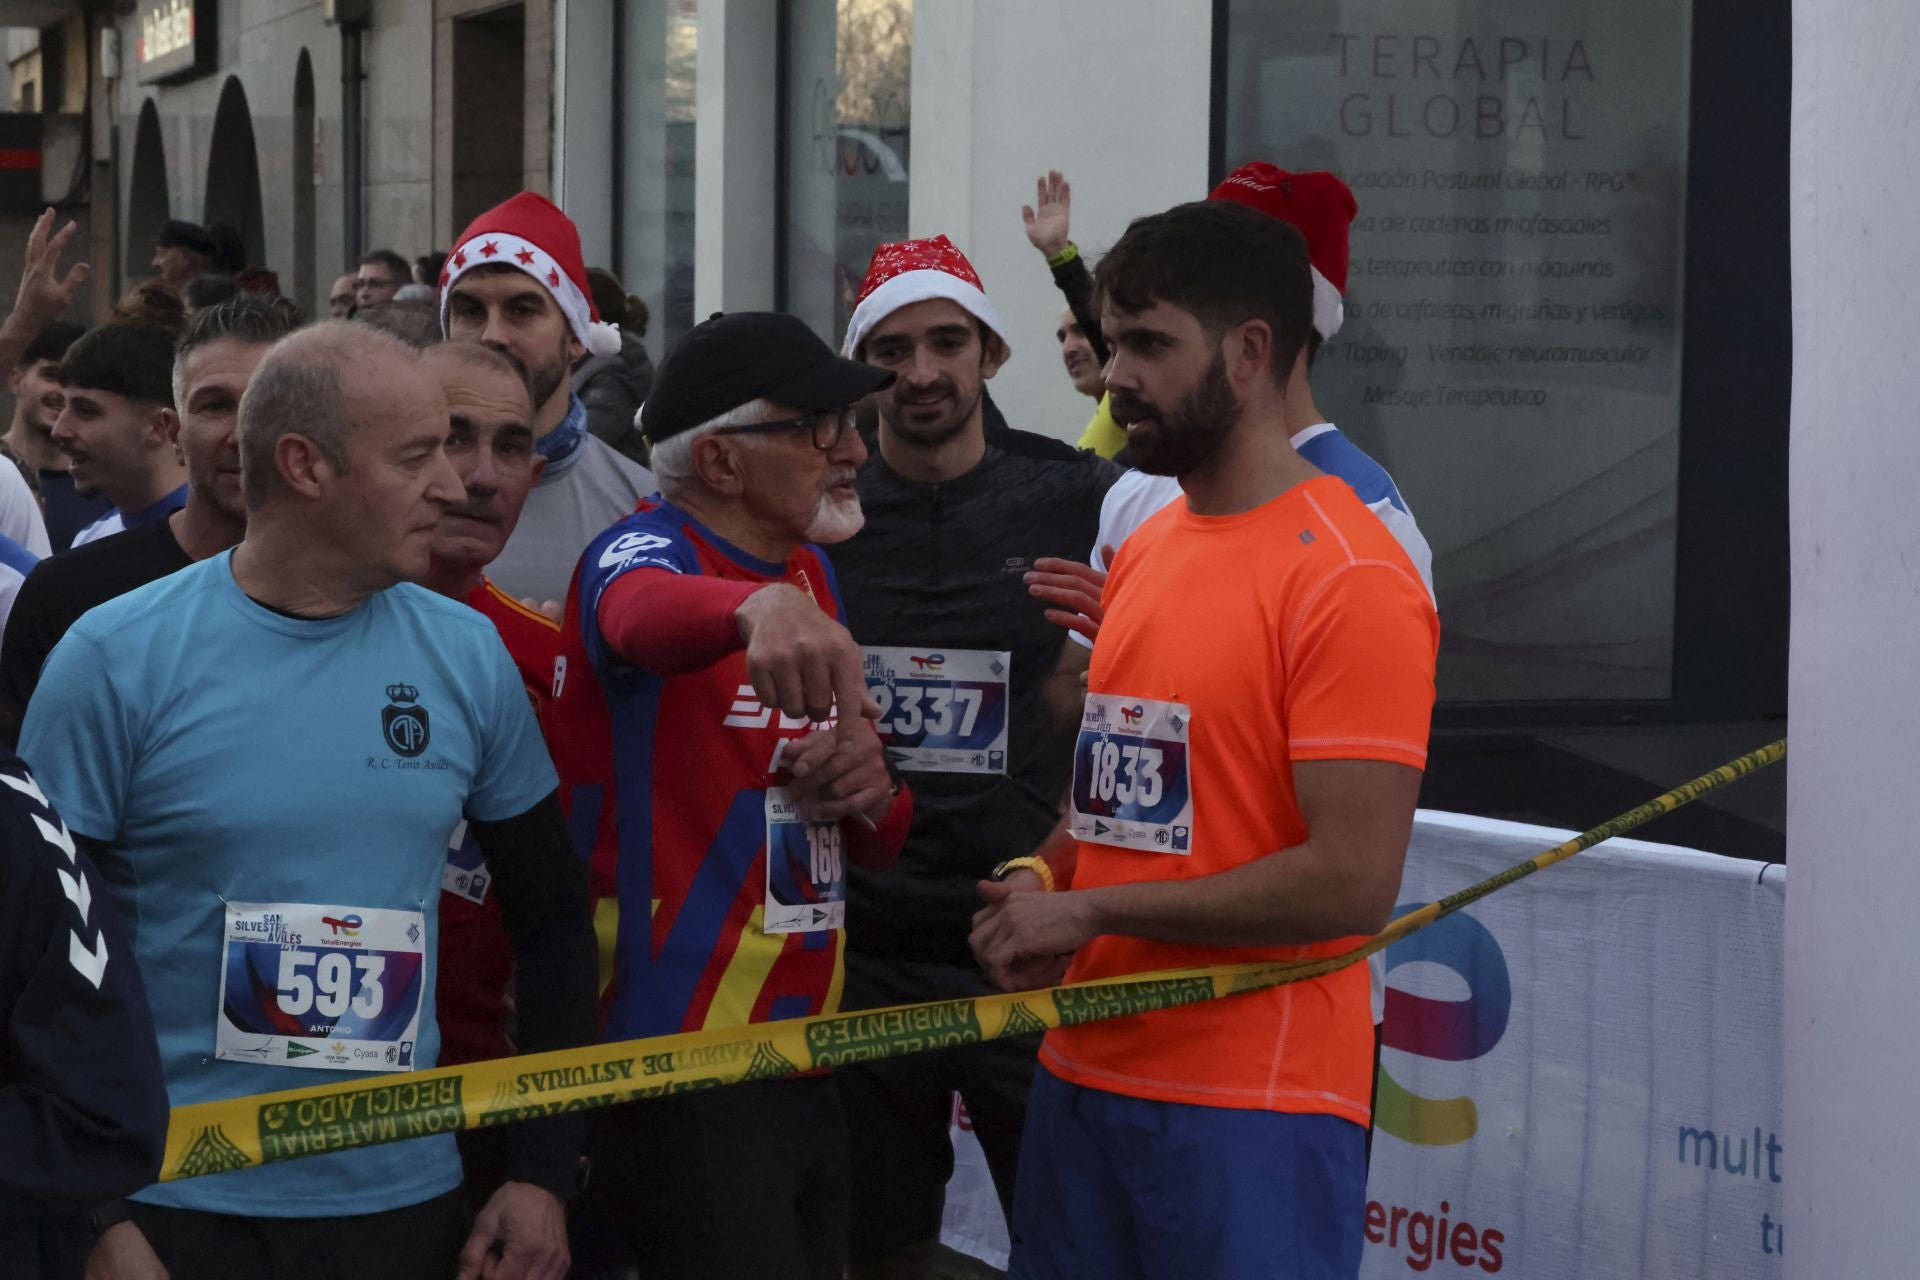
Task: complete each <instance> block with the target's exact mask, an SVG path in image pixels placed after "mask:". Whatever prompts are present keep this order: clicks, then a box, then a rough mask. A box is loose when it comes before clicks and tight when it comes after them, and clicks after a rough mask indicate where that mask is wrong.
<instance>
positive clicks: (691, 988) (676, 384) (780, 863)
mask: <svg viewBox="0 0 1920 1280" xmlns="http://www.w3.org/2000/svg"><path fill="white" fill-rule="evenodd" d="M892 381H893V375H892V374H890V373H888V372H886V371H884V370H881V369H876V368H873V367H871V366H869V365H864V364H860V363H857V362H855V361H852V360H843V359H841V358H839V357H837V356H835V355H834V353H833V351H832V350H831V349H830V348H829V347H828V346H827V345H826V343H824V342H822V341H821V340H820V339H819V338H818V337H817V336H816V335H815V334H814V333H813V332H812V330H810V329H808V328H807V326H806V325H805V324H803V323H802V322H800V321H798V320H795V319H793V318H792V317H789V316H779V315H770V314H764V313H741V314H738V315H730V316H716V317H714V318H713V319H711V320H708V321H706V322H705V323H704V324H701V325H699V326H697V327H696V328H694V330H693V331H692V332H691V333H689V334H688V335H687V336H686V337H685V338H683V339H682V340H681V341H680V344H679V345H678V346H677V347H675V349H674V351H673V354H672V355H670V356H669V357H668V358H667V359H666V361H665V362H664V363H663V364H662V365H661V366H660V372H659V376H658V377H657V378H656V380H655V382H654V385H653V392H652V394H651V395H650V396H649V397H648V399H647V403H646V405H645V407H644V408H643V409H642V410H641V418H640V426H641V430H642V431H643V432H644V433H645V435H646V437H647V442H648V444H649V446H650V447H651V449H652V458H653V466H654V474H655V475H656V476H657V477H658V479H659V482H660V496H659V497H658V498H656V499H649V500H647V501H645V502H643V503H641V505H640V509H639V510H638V511H637V512H635V513H634V514H633V515H631V516H629V517H627V518H626V519H624V520H622V521H620V522H619V523H618V524H615V525H614V526H613V527H612V528H610V529H608V530H606V531H605V532H604V533H602V534H600V536H598V537H597V538H595V539H593V541H592V542H590V543H589V544H588V545H587V550H586V554H585V556H584V557H582V559H581V561H580V566H579V568H578V570H576V572H575V574H574V580H573V585H572V588H571V590H570V591H569V592H568V596H567V606H566V609H565V612H564V613H563V615H562V616H563V626H564V634H563V636H562V641H561V658H560V662H559V664H557V665H556V668H555V682H554V683H555V689H556V693H555V696H554V699H553V701H552V703H551V705H550V707H549V710H548V733H549V735H550V736H551V740H552V741H553V743H554V744H555V753H556V757H557V760H556V763H557V765H558V767H559V769H560V774H561V791H562V795H563V802H564V803H565V804H566V805H567V806H568V809H569V814H570V823H571V826H572V828H573V830H574V832H575V839H576V840H577V841H584V840H587V839H590V840H591V842H592V849H591V863H592V879H593V892H594V896H595V897H596V899H599V900H600V909H599V912H598V913H597V914H598V918H599V919H600V920H601V921H602V922H603V923H604V922H605V921H606V919H607V916H608V915H609V914H610V913H611V912H612V911H614V910H615V909H616V908H617V922H616V923H615V924H614V926H613V932H614V934H615V936H616V939H617V942H616V947H615V952H614V960H613V978H612V985H611V987H610V989H609V990H608V991H607V993H606V994H605V995H604V996H603V999H602V1011H603V1024H602V1027H601V1034H602V1037H603V1038H604V1039H606V1040H626V1039H632V1038H635V1037H640V1036H654V1035H665V1034H669V1033H672V1032H678V1031H698V1030H701V1029H705V1028H718V1027H733V1026H741V1025H745V1024H749V1023H763V1022H773V1021H778V1020H781V1019H786V1018H798V1017H807V1016H810V1015H814V1014H821V1013H834V1012H837V1011H838V1007H839V994H840V988H841V982H842V958H841V957H842V949H843V944H842V936H843V935H842V925H843V921H844V919H845V914H846V864H847V863H848V862H849V861H851V862H853V863H855V864H857V865H869V866H872V865H883V864H885V863H886V862H888V861H890V860H891V859H892V858H893V856H894V855H895V854H896V853H897V852H898V850H899V848H900V843H901V841H902V840H903V839H904V838H905V835H906V830H907V826H908V824H909V823H910V821H911V820H912V808H913V806H912V803H911V800H910V799H909V798H908V796H907V794H906V793H905V791H904V790H903V789H902V788H901V787H900V785H899V784H898V783H897V782H896V781H895V780H894V779H893V778H892V777H891V776H890V775H889V773H888V770H887V766H886V759H885V756H884V754H883V752H882V750H881V746H880V740H879V738H878V737H877V736H876V735H875V733H874V730H873V726H872V724H871V723H870V721H871V717H872V716H873V715H874V714H876V712H877V710H878V708H877V707H875V706H874V705H873V704H872V702H871V700H870V699H869V698H868V696H867V690H866V684H865V681H864V680H863V678H862V675H861V655H860V649H859V646H858V645H856V644H855V643H854V640H853V637H852V636H851V635H850V634H849V633H848V631H847V628H846V626H845V625H844V621H843V613H842V610H841V607H840V600H839V586H838V583H837V582H836V581H835V577H834V571H833V568H832V566H831V565H830V564H829V563H828V561H827V557H826V555H825V553H824V552H822V551H821V549H820V547H819V546H818V545H816V544H820V543H837V542H844V541H845V540H846V539H848V538H850V537H852V536H853V535H854V534H855V533H857V532H858V531H859V529H860V525H861V521H862V516H861V511H860V497H859V494H858V492H857V491H856V489H855V486H854V478H855V476H856V474H857V473H858V471H859V467H860V464H861V463H862V462H864V461H866V457H867V451H866V447H865V445H864V444H863V443H862V442H861V439H860V436H859V433H858V432H857V431H855V430H854V429H853V427H852V413H851V406H852V405H853V403H854V402H855V401H857V400H859V399H861V398H862V397H863V396H867V395H870V394H872V393H873V392H875V391H878V390H880V389H881V388H883V387H886V386H888V385H889V384H891V383H892ZM583 852H585V851H584V850H583ZM603 946H604V943H603ZM592 1128H593V1131H594V1134H595V1137H594V1139H593V1141H592V1144H591V1154H592V1157H593V1176H592V1179H591V1180H590V1182H589V1187H588V1203H587V1206H586V1222H585V1223H584V1224H583V1226H582V1229H581V1233H580V1236H579V1238H578V1239H577V1241H576V1246H575V1257H576V1260H577V1262H578V1265H579V1270H578V1271H577V1272H576V1274H579V1275H582V1276H587V1277H594V1276H600V1275H623V1274H626V1273H627V1272H626V1268H628V1267H630V1266H632V1265H634V1264H635V1263H636V1262H638V1261H639V1260H641V1259H644V1260H645V1269H646V1271H647V1273H648V1274H658V1275H671V1276H676V1277H680V1278H681V1280H701V1278H703V1277H713V1278H714V1280H723V1278H730V1277H736V1276H805V1277H809V1278H810V1280H811V1278H815V1277H817V1278H819V1280H828V1278H829V1277H831V1278H833V1280H839V1277H841V1276H842V1275H843V1273H844V1271H845V1263H846V1239H847V1216H848V1181H849V1175H848V1168H847V1165H848V1152H847V1138H846V1128H845V1123H844V1119H843V1117H842V1114H841V1110H840V1097H839V1094H838V1092H837V1091H836V1089H835V1087H834V1084H833V1081H832V1080H831V1079H828V1078H825V1077H821V1076H809V1077H800V1078H791V1079H773V1080H764V1081H757V1082H753V1083H746V1084H739V1085H734V1086H732V1087H730V1088H726V1089H711V1090H701V1091H699V1092H695V1093H687V1094H680V1095H676V1096H669V1097H663V1098H657V1099H652V1100H648V1101H644V1102H636V1103H633V1104H630V1105H627V1106H622V1107H617V1108H611V1109H609V1110H607V1111H604V1112H601V1113H599V1114H598V1115H597V1116H596V1117H595V1118H594V1121H593V1126H592ZM662 1152H666V1153H670V1157H669V1159H670V1170H669V1173H668V1176H664V1177H663V1176H662V1168H663V1166H662V1164H661V1163H660V1160H661V1155H660V1153H662Z"/></svg>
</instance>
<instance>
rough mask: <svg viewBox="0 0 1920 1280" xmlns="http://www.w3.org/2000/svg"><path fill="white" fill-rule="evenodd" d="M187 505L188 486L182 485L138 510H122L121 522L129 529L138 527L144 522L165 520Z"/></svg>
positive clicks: (150, 522)
mask: <svg viewBox="0 0 1920 1280" xmlns="http://www.w3.org/2000/svg"><path fill="white" fill-rule="evenodd" d="M186 505H187V486H185V485H181V486H180V487H179V488H178V489H175V490H174V491H173V492H172V493H170V494H168V495H167V496H166V497H164V498H162V499H160V501H158V502H156V503H154V504H153V505H151V506H146V507H142V508H140V509H139V510H138V511H122V512H121V513H120V523H121V524H123V525H125V526H126V527H127V528H129V529H138V528H139V527H140V526H141V525H143V524H152V523H153V522H154V521H155V520H164V519H165V518H166V517H168V516H170V515H172V514H173V513H174V512H176V511H178V510H179V509H180V508H182V507H184V506H186Z"/></svg>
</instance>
